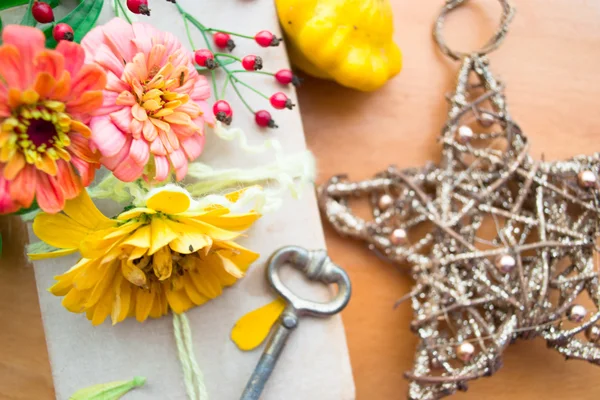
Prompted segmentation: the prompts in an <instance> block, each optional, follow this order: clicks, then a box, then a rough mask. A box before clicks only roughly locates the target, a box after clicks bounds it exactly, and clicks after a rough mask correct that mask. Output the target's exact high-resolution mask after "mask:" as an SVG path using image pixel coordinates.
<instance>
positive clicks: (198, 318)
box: [32, 0, 354, 400]
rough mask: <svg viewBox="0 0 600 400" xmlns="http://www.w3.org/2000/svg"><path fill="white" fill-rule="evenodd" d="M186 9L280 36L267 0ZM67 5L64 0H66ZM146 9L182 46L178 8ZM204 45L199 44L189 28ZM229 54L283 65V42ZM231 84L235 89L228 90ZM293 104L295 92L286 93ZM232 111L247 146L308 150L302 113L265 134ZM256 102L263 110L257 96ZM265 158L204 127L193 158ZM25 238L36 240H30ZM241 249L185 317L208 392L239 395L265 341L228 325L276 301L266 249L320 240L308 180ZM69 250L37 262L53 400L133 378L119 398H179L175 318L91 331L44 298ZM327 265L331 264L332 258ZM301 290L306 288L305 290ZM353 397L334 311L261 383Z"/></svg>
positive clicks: (277, 391)
mask: <svg viewBox="0 0 600 400" xmlns="http://www.w3.org/2000/svg"><path fill="white" fill-rule="evenodd" d="M177 1H178V2H179V3H180V5H181V6H183V7H184V8H185V9H186V10H187V11H188V12H189V13H190V14H192V15H194V16H195V17H197V18H198V19H201V20H202V21H203V22H204V23H205V24H206V25H207V26H210V27H217V28H220V29H224V30H234V31H237V32H244V33H249V34H254V33H256V32H258V31H260V30H263V29H268V30H270V31H272V32H274V33H276V34H277V35H278V36H280V35H281V32H280V28H279V25H278V22H277V16H276V10H275V8H274V5H273V3H272V1H270V0H254V1H252V0H225V1H214V0H205V1H198V0H177ZM65 3H66V2H65ZM111 3H112V0H106V1H105V5H104V9H103V11H102V15H101V18H100V20H99V22H98V23H99V24H103V23H105V22H107V21H108V20H110V19H111V18H112V17H113V16H114V14H113V9H112V5H111ZM151 8H152V15H151V16H150V17H143V16H139V17H138V20H139V21H143V22H149V23H151V24H153V25H154V26H156V27H157V28H159V29H161V30H166V31H170V32H172V33H174V34H175V35H176V36H177V37H178V38H179V39H180V40H181V42H182V43H184V44H185V45H186V46H188V47H189V44H188V43H189V42H188V40H187V36H186V31H185V27H184V24H183V20H182V19H181V16H180V15H179V14H178V13H177V11H176V9H175V6H174V5H173V4H171V3H169V2H167V1H166V0H154V1H152V2H151ZM193 39H194V40H195V42H196V43H197V45H198V46H200V44H201V43H203V42H202V39H201V37H200V35H199V34H196V33H193ZM237 45H238V47H237V48H236V50H235V54H237V55H245V54H251V53H252V54H257V55H259V56H261V57H263V58H264V60H265V69H268V70H270V71H277V70H279V69H281V68H289V64H288V60H287V55H286V52H285V45H284V46H280V47H269V48H261V47H259V46H257V45H256V44H255V43H254V42H253V41H251V40H238V41H237ZM248 79H249V81H250V82H251V83H252V84H253V85H255V86H256V87H258V88H259V89H260V90H262V91H264V92H266V93H273V92H275V91H279V90H281V89H280V87H279V86H278V85H277V84H276V83H275V82H274V80H273V79H272V78H270V77H268V76H252V77H249V78H248ZM229 90H231V88H230V89H229ZM285 91H286V93H287V94H288V95H289V96H290V97H291V98H292V100H293V101H294V103H295V102H296V95H295V93H294V91H293V88H290V89H285ZM247 96H248V97H247V98H248V100H249V102H250V104H252V105H253V106H254V105H256V109H261V108H268V104H267V103H266V100H265V99H262V98H260V97H258V96H253V94H252V93H251V92H248V94H247ZM227 98H228V100H230V102H231V104H232V107H233V108H234V109H235V110H236V118H235V123H234V124H233V126H235V127H239V128H242V129H243V130H244V131H245V132H246V134H247V136H248V138H249V141H250V143H251V144H255V145H258V144H260V143H262V142H263V141H264V140H265V139H277V140H278V141H279V142H280V143H281V145H282V148H283V151H284V153H286V154H292V153H296V152H300V151H303V150H305V149H306V144H305V140H304V134H303V130H302V122H301V118H300V111H299V110H298V108H295V110H294V111H289V110H284V111H280V112H274V113H273V118H274V119H275V120H276V121H277V124H278V125H279V129H275V130H269V131H264V130H260V129H258V128H257V127H256V125H255V123H254V117H253V115H251V114H250V113H247V112H245V110H244V109H243V105H242V103H241V102H240V101H238V100H237V99H236V98H235V96H234V95H232V93H230V95H228V96H227ZM261 102H262V103H264V104H263V105H261V104H262V103H261ZM271 156H272V154H269V153H265V155H258V156H257V155H249V154H247V153H245V152H243V151H242V150H240V148H239V146H238V145H237V144H236V143H235V142H225V141H223V140H221V139H218V138H216V137H215V136H214V134H213V133H212V132H211V131H210V130H209V131H208V133H207V143H206V147H205V151H204V153H203V154H202V156H201V157H200V159H199V161H200V162H203V163H206V164H209V165H211V166H214V167H218V168H231V167H241V168H244V167H252V166H257V165H264V164H265V162H268V161H270V160H268V157H271ZM99 204H100V208H101V210H102V211H104V212H105V213H106V214H107V215H114V214H115V213H117V212H118V211H119V207H118V206H115V205H107V203H105V202H100V203H99ZM32 240H35V238H33V237H32ZM240 244H242V245H244V246H246V247H248V248H250V249H252V250H254V251H257V252H259V253H260V254H261V257H260V259H259V260H258V261H257V262H256V263H255V264H254V265H253V266H252V267H251V268H250V270H249V272H248V274H247V275H246V277H245V278H244V279H242V280H240V281H239V282H238V283H237V284H235V285H234V286H233V287H231V288H228V289H225V290H224V293H223V295H222V296H220V297H218V298H217V299H215V300H213V301H210V302H209V303H207V304H205V305H203V306H201V307H197V308H194V309H192V310H190V311H188V312H187V315H188V317H189V320H190V323H191V328H192V331H193V337H194V346H195V356H196V359H197V361H198V363H199V365H200V368H201V369H202V371H203V373H204V378H205V382H206V386H207V389H208V393H209V397H210V399H215V400H228V399H237V398H239V397H240V395H241V394H242V391H243V389H244V387H245V385H246V382H247V380H248V378H249V377H250V375H251V373H252V371H253V369H254V367H255V365H256V363H257V361H258V359H259V357H260V354H261V352H262V350H263V347H264V345H263V346H261V347H260V348H259V349H257V350H254V351H251V352H247V353H244V352H241V351H240V350H238V348H237V347H236V346H235V344H234V343H233V342H232V341H231V340H230V331H231V328H232V327H233V325H234V324H235V322H236V320H237V319H239V318H240V317H241V316H242V315H244V314H245V313H247V312H249V311H251V310H253V309H255V308H257V307H260V306H262V305H264V304H266V303H267V302H269V301H271V300H272V299H273V298H274V295H273V292H272V291H271V289H270V288H269V287H268V285H267V282H266V280H265V271H264V268H265V262H266V260H267V259H268V257H269V255H270V254H271V253H272V252H274V251H275V250H277V249H278V248H280V247H282V246H285V245H299V246H303V247H306V248H308V249H320V248H324V247H325V241H324V236H323V231H322V228H321V222H320V218H319V213H318V208H317V203H316V200H315V196H314V192H313V188H312V187H306V188H305V190H304V193H303V195H302V197H301V198H300V199H295V198H292V197H291V196H288V197H286V198H285V199H284V204H283V206H282V207H281V208H280V209H279V210H278V211H276V212H275V213H271V214H267V215H265V216H264V217H263V218H261V219H260V220H259V221H258V222H257V223H256V224H255V225H254V227H253V228H252V231H251V234H250V235H248V237H246V238H244V239H242V240H241V241H240ZM76 261H77V257H76V256H75V255H74V256H70V257H66V258H59V259H51V260H46V261H39V262H36V263H35V274H36V280H37V286H38V292H39V297H40V307H41V310H42V316H43V321H44V328H45V332H46V340H47V343H48V351H49V354H50V360H51V364H52V374H53V377H54V385H55V388H56V397H57V399H60V400H63V399H68V398H69V396H70V395H72V394H73V393H74V392H76V391H77V390H78V389H81V388H84V387H87V386H90V385H94V384H98V383H106V382H112V381H117V380H123V379H130V378H132V377H133V376H143V377H146V378H147V383H146V384H145V385H144V386H143V387H141V388H138V389H136V390H134V391H132V392H130V393H128V394H127V395H126V398H127V400H144V399H161V400H162V399H174V400H180V399H185V398H186V394H185V393H186V392H185V388H184V381H183V375H182V371H181V366H180V363H179V360H178V358H177V351H176V345H175V341H174V337H173V320H172V318H171V316H167V317H164V318H162V319H158V320H148V321H146V322H145V323H138V322H136V321H135V320H133V319H127V320H126V321H125V322H123V323H120V324H117V325H116V326H111V324H110V322H109V321H108V320H107V321H106V322H105V323H104V324H102V325H101V326H98V327H93V326H92V325H91V324H90V322H89V321H88V320H87V319H86V318H85V315H83V314H73V313H70V312H67V311H66V310H65V309H64V308H63V307H62V306H61V298H59V297H55V296H53V295H52V294H50V293H49V292H48V291H47V289H48V287H50V286H51V285H52V284H53V282H54V279H53V277H54V276H55V275H59V274H61V273H63V272H65V271H66V270H67V269H68V268H69V267H70V266H71V265H73V264H74V263H75V262H76ZM334 261H335V260H334ZM288 279H293V280H295V281H296V282H293V283H294V286H295V287H300V289H302V292H303V293H304V294H307V295H309V296H310V297H311V298H313V299H316V300H321V301H324V300H326V299H328V298H329V297H330V296H331V293H329V291H328V290H327V289H326V288H324V287H319V286H314V285H308V284H306V283H304V282H302V281H301V280H300V279H298V277H297V276H295V275H294V276H290V277H288ZM302 286H303V287H302ZM310 398H312V399H318V400H349V399H353V398H354V383H353V380H352V372H351V367H350V360H349V357H348V349H347V346H346V338H345V333H344V327H343V324H342V320H341V317H340V316H339V315H336V316H334V317H332V318H329V319H314V318H310V317H305V318H302V319H301V320H300V324H299V327H298V328H297V329H296V331H295V332H294V333H293V334H292V335H291V337H290V339H289V341H288V344H287V346H286V348H285V349H284V351H283V354H282V356H281V359H280V360H279V363H278V365H277V367H276V369H275V372H274V373H273V375H272V377H271V379H270V380H269V382H268V383H267V386H266V389H265V392H264V395H263V397H262V399H266V400H269V399H271V400H281V399H286V400H288V399H289V400H293V399H298V400H300V399H302V400H305V399H310Z"/></svg>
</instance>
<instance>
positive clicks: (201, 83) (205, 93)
mask: <svg viewBox="0 0 600 400" xmlns="http://www.w3.org/2000/svg"><path fill="white" fill-rule="evenodd" d="M190 98H191V99H192V100H196V101H198V100H208V99H209V98H210V85H209V84H208V79H207V78H206V77H205V76H204V75H198V77H197V78H196V82H195V83H194V89H193V90H192V93H191V94H190Z"/></svg>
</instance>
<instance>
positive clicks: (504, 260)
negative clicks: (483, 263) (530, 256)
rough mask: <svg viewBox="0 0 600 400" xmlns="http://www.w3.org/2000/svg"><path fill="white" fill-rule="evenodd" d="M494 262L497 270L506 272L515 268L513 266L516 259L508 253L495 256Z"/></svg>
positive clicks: (515, 263)
mask: <svg viewBox="0 0 600 400" xmlns="http://www.w3.org/2000/svg"><path fill="white" fill-rule="evenodd" d="M494 264H495V265H496V268H497V269H498V271H500V272H502V273H505V274H508V273H509V272H511V271H512V270H513V269H515V266H516V265H517V260H516V259H515V258H514V257H513V256H511V255H510V254H501V255H499V256H498V257H496V260H495V262H494Z"/></svg>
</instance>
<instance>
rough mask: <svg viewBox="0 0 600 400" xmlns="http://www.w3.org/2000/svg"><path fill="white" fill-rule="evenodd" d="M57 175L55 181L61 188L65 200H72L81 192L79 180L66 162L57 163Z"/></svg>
mask: <svg viewBox="0 0 600 400" xmlns="http://www.w3.org/2000/svg"><path fill="white" fill-rule="evenodd" d="M57 164H58V175H57V177H56V180H57V182H58V185H59V186H60V187H61V188H62V191H63V194H64V196H65V199H66V200H70V199H74V198H75V197H77V196H78V195H79V193H80V192H81V188H82V185H81V179H79V176H77V174H76V173H75V171H74V170H73V167H71V165H69V163H67V162H66V161H63V160H60V161H58V163H57Z"/></svg>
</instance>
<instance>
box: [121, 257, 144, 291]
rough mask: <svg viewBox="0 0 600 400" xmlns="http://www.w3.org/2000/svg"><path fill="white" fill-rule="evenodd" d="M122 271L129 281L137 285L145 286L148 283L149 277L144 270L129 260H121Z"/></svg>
mask: <svg viewBox="0 0 600 400" xmlns="http://www.w3.org/2000/svg"><path fill="white" fill-rule="evenodd" d="M121 273H122V274H123V276H124V277H125V279H127V280H128V281H129V282H131V283H133V284H134V285H135V286H139V287H144V286H146V284H147V283H148V278H147V277H146V274H145V273H144V271H142V270H141V269H139V268H138V267H137V266H136V265H134V264H133V263H129V262H127V260H122V261H121Z"/></svg>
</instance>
